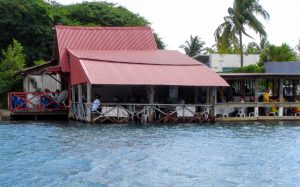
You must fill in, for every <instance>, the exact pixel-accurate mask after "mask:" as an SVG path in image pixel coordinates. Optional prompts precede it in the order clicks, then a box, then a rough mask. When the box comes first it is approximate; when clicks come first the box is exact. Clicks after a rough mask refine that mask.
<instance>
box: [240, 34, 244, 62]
mask: <svg viewBox="0 0 300 187" xmlns="http://www.w3.org/2000/svg"><path fill="white" fill-rule="evenodd" d="M239 37H240V56H241V67H244V56H243V55H244V49H243V39H242V31H240V32H239Z"/></svg>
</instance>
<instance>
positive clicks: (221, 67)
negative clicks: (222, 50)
mask: <svg viewBox="0 0 300 187" xmlns="http://www.w3.org/2000/svg"><path fill="white" fill-rule="evenodd" d="M193 58H194V59H196V60H198V61H199V62H202V63H204V64H206V65H207V66H208V67H210V68H211V69H212V70H213V71H215V72H227V71H230V70H232V69H235V68H239V67H241V62H240V60H241V59H240V55H236V54H223V55H221V54H199V55H196V56H194V57H193ZM258 60H259V55H252V54H251V55H244V66H248V65H251V64H255V63H257V62H258Z"/></svg>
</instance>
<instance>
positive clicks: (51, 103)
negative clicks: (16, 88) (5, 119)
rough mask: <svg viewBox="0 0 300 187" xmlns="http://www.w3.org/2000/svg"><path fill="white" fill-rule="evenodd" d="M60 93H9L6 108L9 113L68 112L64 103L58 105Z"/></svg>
mask: <svg viewBox="0 0 300 187" xmlns="http://www.w3.org/2000/svg"><path fill="white" fill-rule="evenodd" d="M59 94H60V92H10V93H9V94H8V108H9V110H10V112H23V113H25V112H58V111H68V107H67V105H68V100H66V101H65V102H66V103H58V102H57V101H56V97H55V96H58V95H59Z"/></svg>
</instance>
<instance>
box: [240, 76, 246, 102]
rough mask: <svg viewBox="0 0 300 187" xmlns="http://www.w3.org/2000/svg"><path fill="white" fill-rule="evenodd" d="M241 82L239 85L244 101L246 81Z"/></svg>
mask: <svg viewBox="0 0 300 187" xmlns="http://www.w3.org/2000/svg"><path fill="white" fill-rule="evenodd" d="M241 82H242V83H241V84H242V87H241V91H242V97H243V98H244V99H245V95H246V94H245V91H246V90H245V87H246V80H242V81H241Z"/></svg>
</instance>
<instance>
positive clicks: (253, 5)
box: [215, 0, 270, 67]
mask: <svg viewBox="0 0 300 187" xmlns="http://www.w3.org/2000/svg"><path fill="white" fill-rule="evenodd" d="M228 14H229V15H228V16H225V17H224V23H222V24H221V25H220V26H219V27H218V28H217V29H216V31H215V40H216V42H217V47H218V50H219V51H220V52H221V53H225V52H226V50H227V49H228V48H229V47H233V48H238V49H239V53H240V55H241V67H243V65H244V62H243V61H244V59H243V35H245V36H248V37H250V38H252V37H251V36H250V35H249V34H248V33H247V32H246V29H245V27H246V26H248V27H249V28H251V29H252V30H254V31H255V32H256V33H258V34H260V36H261V37H266V36H267V33H266V31H265V29H264V26H263V24H262V23H261V22H260V21H259V20H258V19H257V18H256V15H259V16H262V17H263V18H264V19H265V20H268V19H269V17H270V16H269V13H268V12H267V11H266V10H264V9H263V7H262V6H261V5H260V4H259V0H234V2H233V7H229V8H228Z"/></svg>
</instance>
